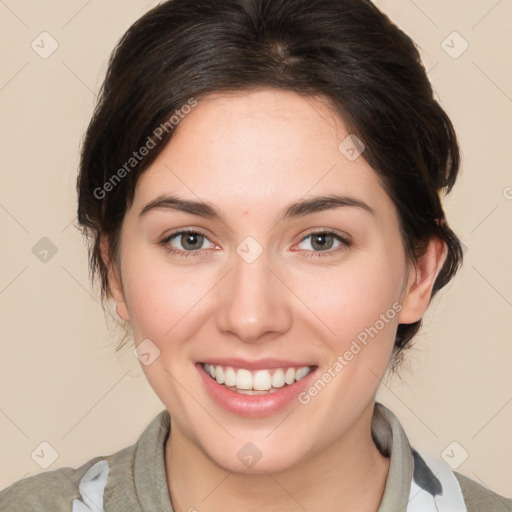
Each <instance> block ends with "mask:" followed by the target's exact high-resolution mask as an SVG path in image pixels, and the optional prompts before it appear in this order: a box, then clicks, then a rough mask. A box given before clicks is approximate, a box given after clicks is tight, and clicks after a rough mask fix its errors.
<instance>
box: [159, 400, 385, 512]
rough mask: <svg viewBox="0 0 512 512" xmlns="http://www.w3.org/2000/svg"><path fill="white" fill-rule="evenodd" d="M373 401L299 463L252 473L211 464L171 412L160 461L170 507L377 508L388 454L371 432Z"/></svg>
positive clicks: (371, 511) (183, 511)
mask: <svg viewBox="0 0 512 512" xmlns="http://www.w3.org/2000/svg"><path fill="white" fill-rule="evenodd" d="M373 407H374V404H373V403H371V404H369V406H368V407H367V408H366V409H365V410H364V411H363V413H362V414H361V416H360V417H359V418H358V419H357V420H356V422H355V423H354V424H353V425H352V426H351V428H350V430H349V431H347V432H345V433H344V434H343V436H342V437H340V438H339V439H337V440H336V441H335V442H334V443H333V444H331V445H329V446H327V447H326V448H324V449H323V450H322V451H320V452H318V453H316V454H314V455H313V456H311V457H309V458H308V459H307V460H305V461H304V462H302V463H301V464H299V465H296V466H294V467H293V468H290V469H289V470H286V471H280V472H276V473H270V472H267V473H266V474H254V475H248V474H240V473H233V472H230V471H227V470H225V469H223V468H222V467H220V466H218V465H217V464H215V463H214V462H213V461H212V460H211V459H210V458H209V457H208V456H207V455H206V454H205V453H204V452H203V451H201V450H200V449H199V448H198V447H197V446H196V445H195V444H194V443H193V442H192V441H191V440H190V439H189V438H188V437H187V436H186V435H185V434H184V432H183V431H182V430H181V429H180V428H179V427H178V426H177V425H176V423H175V422H174V421H172V417H171V435H169V438H168V441H167V444H166V449H165V466H166V473H167V481H168V486H169V490H170V495H171V500H172V505H173V508H174V511H175V512H188V511H191V510H195V509H197V510H200V511H201V512H210V511H212V512H213V511H218V510H223V511H224V512H234V511H237V512H238V511H240V510H244V511H247V512H253V511H254V512H256V511H258V512H259V511H261V510H265V511H268V512H277V511H279V512H288V511H290V512H291V511H296V510H300V509H301V508H302V509H304V510H308V511H311V512H313V511H315V510H337V511H340V512H349V511H356V510H357V511H358V512H366V511H367V512H375V511H377V510H378V508H379V504H380V502H381V499H382V495H383V493H384V488H385V485H386V479H387V474H388V470H389V459H388V458H386V457H384V456H383V455H382V454H381V453H380V452H379V450H378V449H377V447H376V446H375V443H374V442H373V440H372V438H371V420H372V415H373Z"/></svg>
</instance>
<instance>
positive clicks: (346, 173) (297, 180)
mask: <svg viewBox="0 0 512 512" xmlns="http://www.w3.org/2000/svg"><path fill="white" fill-rule="evenodd" d="M349 136H351V134H350V133H349V132H348V131H347V128H346V126H345V124H344V122H343V120H342V119H341V118H340V117H339V116H338V115H337V114H336V113H335V112H334V110H333V109H332V108H330V107H329V105H328V103H327V101H326V100H324V99H322V98H318V97H316V98H313V97H304V96H299V95H298V94H295V93H293V92H290V91H282V90H276V89H263V90H256V91H250V92H239V93H234V94H214V95H210V96H207V97H205V98H204V99H201V100H200V101H199V102H198V104H197V106H195V107H194V108H193V109H192V110H191V111H190V113H189V114H187V115H186V116H185V117H184V118H183V119H181V121H180V123H179V125H178V127H177V130H176V132H175V133H174V134H173V137H172V138H171V140H170V141H169V143H168V144H167V145H166V147H165V148H164V149H163V150H162V152H161V153H160V154H159V156H158V158H157V159H156V160H155V161H154V162H153V164H152V165H151V166H150V167H149V168H148V169H147V170H146V171H145V172H144V173H143V175H142V176H141V177H140V179H139V182H138V184H137V188H136V194H135V203H137V206H140V205H142V204H143V203H145V202H148V201H150V200H152V199H154V197H155V196H157V195H160V194H164V193H180V195H182V196H185V197H188V198H195V199H197V198H198V197H200V198H203V199H205V200H208V201H211V202H214V203H219V204H221V205H223V206H224V205H226V206H229V205H230V204H236V206H238V207H240V206H242V205H246V206H247V207H248V208H250V207H252V206H254V207H255V208H264V209H266V210H268V208H272V207H273V206H274V205H275V206H276V207H278V206H279V207H280V206H282V204H287V203H289V202H291V201H296V200H297V199H299V198H301V197H303V196H307V195H321V194H330V193H338V194H350V195H351V196H359V197H360V198H362V199H363V198H364V201H365V202H368V203H373V204H378V203H381V202H382V201H386V200H387V201H388V202H389V198H388V197H387V194H386V193H385V191H384V190H383V189H382V188H381V186H380V184H379V181H378V177H377V175H376V173H375V171H374V170H373V169H372V168H371V167H370V166H369V164H368V163H367V162H366V161H365V160H364V158H363V157H362V156H361V157H359V158H357V159H355V160H353V159H349V158H347V154H346V152H344V151H342V150H340V144H341V143H343V141H347V137H349ZM348 141H349V142H350V138H349V139H348ZM343 147H345V146H343ZM343 147H342V149H343ZM269 197H270V198H272V199H273V201H272V204H269ZM134 206H135V204H134ZM384 206H385V205H384ZM388 207H389V205H388Z"/></svg>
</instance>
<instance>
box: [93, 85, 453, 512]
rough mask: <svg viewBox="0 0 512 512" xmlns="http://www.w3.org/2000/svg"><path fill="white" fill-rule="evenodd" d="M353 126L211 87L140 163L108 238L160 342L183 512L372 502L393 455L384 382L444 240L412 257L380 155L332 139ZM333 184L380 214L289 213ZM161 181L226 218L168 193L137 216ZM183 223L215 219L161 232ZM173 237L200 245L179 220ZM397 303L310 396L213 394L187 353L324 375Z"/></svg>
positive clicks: (287, 102)
mask: <svg viewBox="0 0 512 512" xmlns="http://www.w3.org/2000/svg"><path fill="white" fill-rule="evenodd" d="M348 134H349V133H348V131H347V129H346V127H345V125H344V123H343V121H342V120H341V119H340V118H339V117H337V116H336V115H335V114H334V113H333V111H332V110H331V109H329V107H328V105H327V103H326V102H325V101H323V100H322V99H321V98H311V97H309V98H304V97H301V96H299V95H296V94H295V93H292V92H288V91H281V90H271V89H260V90H253V91H249V92H244V93H236V94H229V95H227V94H226V95H220V94H216V95H211V96H209V97H207V98H206V99H204V100H201V101H200V102H199V103H198V105H197V106H196V107H195V108H194V109H193V110H192V112H191V113H190V114H188V116H187V117H186V118H185V119H183V120H182V121H181V122H180V125H179V126H178V128H177V131H176V133H175V134H174V136H173V138H172V139H171V141H170V142H169V143H168V144H167V146H166V147H165V148H164V150H163V152H162V153H161V154H160V155H159V156H158V158H157V159H156V160H155V162H154V163H153V164H152V165H151V166H150V167H149V168H148V169H147V171H146V172H145V173H144V174H143V175H142V176H141V178H140V179H139V181H138V184H137V187H136V192H135V198H134V202H133V204H132V206H131V207H130V208H129V210H128V211H127V213H126V216H125V218H124V221H123V225H122V230H121V238H120V258H119V264H120V265H119V267H120V268H118V267H117V266H116V265H115V264H114V263H113V262H112V261H111V260H110V259H109V252H108V244H107V243H106V240H104V241H103V245H102V247H103V256H104V258H105V261H106V262H107V263H108V264H109V268H110V273H109V278H110V287H111V292H112V295H113V297H114V299H115V300H116V303H117V311H118V314H119V315H120V316H121V317H122V318H123V319H124V320H126V321H127V322H129V323H130V325H131V328H132V330H133V335H134V339H135V343H136V344H138V343H140V342H141V341H142V340H144V339H150V340H151V342H152V343H154V344H155V345H156V346H157V347H158V349H159V350H160V355H159V356H158V357H157V358H156V359H155V360H154V361H153V362H152V363H151V364H150V365H148V366H145V365H141V366H142V368H143V370H144V372H145V375H146V377H147V379H148V381H149V383H150V385H151V386H152V387H153V389H154V390H155V392H156V393H157V395H158V397H159V398H160V399H161V400H162V402H163V403H164V404H165V406H166V407H167V409H168V410H169V411H170V413H171V418H172V420H171V435H170V436H169V440H168V441H167V444H166V448H165V466H166V473H167V480H168V485H169V492H170V497H171V499H172V503H173V507H174V509H175V510H176V512H185V511H188V510H189V509H191V508H192V507H195V509H197V510H198V511H201V512H203V511H218V510H223V511H226V512H230V511H235V510H236V511H239V510H244V511H260V510H267V511H278V510H279V511H280V512H282V511H285V512H286V511H296V510H302V508H301V507H303V508H304V509H307V510H308V511H320V510H343V511H355V510H357V511H375V510H377V509H378V506H379V503H380V501H381V498H382V494H383V492H384V487H385V483H386V477H387V474H388V469H389V459H387V458H385V457H383V456H382V455H381V454H380V452H379V451H378V449H377V447H376V446H375V444H374V443H373V441H372V438H371V434H370V431H371V430H370V429H371V419H372V413H373V407H374V401H375V396H376V393H377V390H378V387H379V384H380V379H382V378H383V376H384V374H385V372H386V369H387V367H388V365H389V362H390V357H391V352H392V348H393V343H394V338H395V333H396V328H397V326H398V323H399V322H400V323H412V322H415V321H417V320H419V319H420V318H421V317H422V316H423V314H424V312H425V310H426V308H427V306H428V302H429V299H430V296H431V293H432V286H433V284H434V281H435V278H436V276H437V274H438V272H439V270H440V268H441V266H442V263H443V261H444V257H445V246H444V244H443V242H442V241H440V240H439V239H437V238H434V239H432V240H431V241H430V243H429V245H428V247H427V250H426V252H425V254H424V255H423V256H422V257H421V258H420V259H419V261H418V264H417V267H414V266H412V265H409V264H408V263H407V261H406V257H405V251H404V246H403V242H402V240H401V237H400V232H399V224H398V214H397V211H396V208H395V206H394V204H393V203H392V201H391V199H390V198H389V196H388V195H387V194H386V192H385V191H384V189H383V188H382V187H381V186H380V184H379V181H378V179H377V175H376V173H375V171H374V170H373V169H372V168H371V167H370V166H369V165H368V163H367V162H366V161H365V160H364V158H363V157H359V158H357V159H356V160H355V161H350V160H349V159H347V158H346V157H345V156H344V155H343V154H342V153H341V152H340V151H339V150H338V145H339V144H340V142H341V141H343V140H344V139H345V138H346V137H347V135H348ZM333 193H337V194H345V195H350V196H354V197H356V198H358V199H360V200H362V201H364V202H365V203H367V204H368V205H370V206H371V208H373V210H374V211H375V215H372V214H370V213H369V212H367V211H365V210H363V209H361V208H356V207H338V208H331V209H328V210H325V211H321V212H315V213H312V214H309V215H305V216H303V217H297V218H292V219H285V220H282V219H281V215H282V212H283V211H284V209H285V207H287V206H288V205H289V204H290V203H292V202H295V201H297V200H300V199H304V198H306V199H309V198H312V197H313V196H321V195H328V194H333ZM161 194H174V195H177V196H180V197H182V198H186V199H191V200H202V201H207V202H209V203H210V204H212V205H214V206H215V207H216V208H218V209H219V210H220V211H221V212H222V215H223V222H221V221H217V220H211V219H207V218H203V217H199V216H197V215H194V214H191V213H186V212H178V211H174V210H164V209H160V210H151V211H150V212H148V213H147V214H145V215H143V216H142V217H141V216H140V215H139V214H140V212H141V210H142V209H143V208H144V206H145V205H146V204H147V203H149V202H150V201H152V200H153V199H155V198H156V197H158V196H160V195H161ZM185 228H191V229H192V228H193V229H197V230H199V232H200V233H201V234H205V235H206V238H205V239H201V238H199V240H198V241H197V242H195V243H196V245H195V247H197V249H193V251H194V252H195V253H196V255H195V256H194V255H192V256H190V257H188V258H185V257H183V256H179V255H175V254H172V253H169V252H168V251H167V250H166V248H165V247H164V246H162V245H159V243H158V242H160V241H161V240H162V239H164V238H165V237H166V236H169V235H170V234H172V233H173V232H175V231H179V230H180V229H185ZM311 230H315V231H322V230H323V231H334V232H335V233H338V234H341V235H342V236H343V235H345V236H346V235H349V236H350V237H351V239H352V244H351V245H350V246H349V247H344V246H341V245H340V242H339V241H338V240H337V239H336V238H333V239H330V238H327V241H329V242H330V241H331V240H332V244H333V245H332V246H331V247H330V248H329V247H328V248H327V250H323V249H322V248H321V247H320V248H318V246H315V245H313V242H312V239H311V237H309V238H308V237H307V235H308V234H309V231H311ZM247 236H252V237H253V238H254V239H255V240H256V241H257V242H258V244H259V245H260V246H261V248H262V249H263V252H262V253H261V255H260V256H259V257H258V258H257V259H256V260H255V261H254V262H252V263H250V264H249V263H247V262H246V261H245V260H244V259H243V258H241V257H240V256H239V255H238V254H237V252H236V248H237V246H238V245H239V244H240V243H241V242H242V241H243V240H244V239H245V238H246V237H247ZM201 240H202V241H201ZM185 243H186V241H185ZM167 245H168V246H171V247H173V248H175V249H177V250H181V251H182V252H186V251H187V247H190V246H187V245H185V244H184V240H183V238H182V237H180V236H179V235H178V236H177V237H175V238H174V239H173V240H172V241H170V242H168V244H167ZM340 247H341V249H340ZM188 252H192V251H191V249H190V248H189V249H188ZM329 252H330V253H329ZM318 254H322V255H323V257H319V256H318ZM308 256H310V257H308ZM394 303H400V304H401V305H402V309H401V311H400V313H399V314H397V315H396V316H395V318H394V319H393V320H390V321H389V323H387V324H386V325H385V327H384V328H383V329H381V330H380V331H379V333H378V335H377V336H375V337H374V338H373V339H371V340H370V342H369V343H368V344H367V345H366V346H365V347H364V348H363V349H362V350H361V351H360V352H359V353H358V354H357V355H356V356H355V357H354V358H353V360H352V361H350V362H349V364H347V365H346V367H345V368H344V369H343V371H342V372H340V373H339V374H338V375H337V376H336V378H334V379H332V381H331V382H330V383H329V384H328V385H327V386H325V388H324V389H323V390H322V391H321V392H320V393H319V394H318V395H317V396H316V397H314V398H312V399H311V401H310V402H309V403H308V404H306V405H303V404H300V403H298V402H297V401H295V400H294V401H293V402H292V403H291V404H290V405H289V406H287V407H286V408H284V409H283V410H281V411H279V412H278V413H275V414H272V415H269V416H266V417H263V418H255V419H249V418H244V417H240V416H237V415H235V414H233V413H230V412H227V411H225V410H224V409H222V408H221V407H220V406H219V405H217V403H216V402H214V401H213V400H212V399H211V398H210V396H209V394H208V393H207V391H206V390H205V388H204V386H203V383H202V381H201V379H200V377H199V374H198V372H197V370H196V368H195V366H194V363H195V362H197V361H203V360H207V359H208V357H214V356H218V357H240V358H244V359H260V358H264V357H275V358H283V359H293V360H296V361H301V362H302V361H304V362H308V364H315V365H317V366H318V367H319V373H320V374H321V373H323V372H325V371H327V369H328V368H329V367H331V366H332V365H333V363H334V361H336V358H337V357H338V356H339V355H340V354H344V353H345V352H346V350H348V349H349V347H350V344H351V342H352V341H353V340H354V339H355V338H356V337H357V335H358V334H359V333H360V332H361V331H363V330H364V329H365V328H366V327H369V326H372V325H374V324H375V322H376V320H378V319H379V315H380V314H382V313H385V312H386V311H387V310H388V309H389V308H391V306H392V305H393V304H394ZM247 442H251V443H253V444H254V445H255V446H256V447H257V448H258V449H259V450H260V452H261V453H262V458H261V459H260V460H259V461H258V462H257V463H256V464H255V465H254V466H252V467H250V468H248V467H246V466H245V465H244V464H242V463H241V461H240V460H239V458H238V457H237V452H238V451H239V450H240V449H241V447H242V446H244V445H245V444H246V443H247ZM305 483H306V484H307V485H305Z"/></svg>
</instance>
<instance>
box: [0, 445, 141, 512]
mask: <svg viewBox="0 0 512 512" xmlns="http://www.w3.org/2000/svg"><path fill="white" fill-rule="evenodd" d="M133 449H134V447H133V446H129V447H126V448H124V449H123V450H120V451H119V452H116V453H114V454H113V455H109V456H99V457H94V458H93V459H91V460H89V461H87V462H86V463H85V464H83V465H81V466H80V467H78V468H76V469H75V468H70V467H63V468H59V469H55V470H53V471H45V472H43V473H38V474H37V475H33V476H29V477H27V478H23V479H21V480H18V481H17V482H14V483H13V484H12V485H10V486H9V487H6V488H5V489H3V490H2V491H0V510H1V511H2V512H19V511H23V512H46V511H48V510H51V511H52V512H73V511H75V510H89V508H87V505H91V506H92V505H93V504H94V505H97V504H96V501H97V500H98V499H100V500H101V503H102V501H103V493H104V490H105V486H106V482H107V478H108V475H109V473H110V470H111V468H114V469H115V470H116V471H115V472H116V473H121V474H122V473H126V472H128V471H129V467H130V460H131V457H132V454H133ZM123 466H128V468H124V467H123ZM91 497H92V500H91ZM90 501H92V503H89V502H90ZM77 502H79V503H77ZM93 509H95V508H94V507H93Z"/></svg>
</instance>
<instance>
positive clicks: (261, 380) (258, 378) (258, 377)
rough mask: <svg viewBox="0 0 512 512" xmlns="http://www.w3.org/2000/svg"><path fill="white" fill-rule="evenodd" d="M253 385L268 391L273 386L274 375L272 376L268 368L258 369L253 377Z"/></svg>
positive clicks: (255, 387) (257, 388) (259, 389)
mask: <svg viewBox="0 0 512 512" xmlns="http://www.w3.org/2000/svg"><path fill="white" fill-rule="evenodd" d="M249 375H250V374H249ZM237 387H238V386H237ZM251 387H252V388H254V389H256V390H258V391H268V390H269V389H270V388H271V387H272V377H270V373H269V372H267V370H258V371H257V372H256V374H255V375H254V377H253V383H252V386H251ZM246 389H250V388H246Z"/></svg>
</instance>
